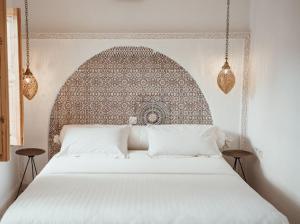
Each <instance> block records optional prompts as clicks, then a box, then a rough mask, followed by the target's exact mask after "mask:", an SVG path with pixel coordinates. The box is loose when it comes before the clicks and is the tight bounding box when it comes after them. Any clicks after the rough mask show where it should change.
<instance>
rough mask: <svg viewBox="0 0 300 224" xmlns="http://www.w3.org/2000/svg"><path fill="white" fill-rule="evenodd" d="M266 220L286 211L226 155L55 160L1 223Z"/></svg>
mask: <svg viewBox="0 0 300 224" xmlns="http://www.w3.org/2000/svg"><path fill="white" fill-rule="evenodd" d="M13 223H22V224H27V223H28V224H29V223H30V224H35V223H36V224H46V223H47V224H48V223H49V224H50V223H51V224H52V223H64V224H68V223H72V224H75V223H139V224H140V223H153V224H156V223H170V224H171V223H172V224H175V223H176V224H177V223H180V224H182V223H187V224H192V223H197V224H199V223H206V224H209V223H231V224H233V223H239V224H242V223H259V224H262V223H265V224H286V223H288V221H287V219H286V217H285V216H284V215H282V214H281V213H279V212H278V211H277V210H276V209H275V208H274V207H273V206H272V205H271V204H269V203H268V202H267V201H265V200H264V199H263V198H262V197H260V196H259V195H258V194H257V193H256V192H255V191H254V190H252V189H251V188H250V187H249V186H248V185H247V184H246V183H245V182H244V181H243V180H242V179H241V178H240V177H239V176H238V175H237V174H236V173H235V172H234V171H233V170H232V168H231V167H230V166H229V165H228V163H227V162H226V161H225V160H224V159H223V158H222V157H218V158H209V157H194V158H157V159H153V158H150V157H149V156H148V155H147V153H146V152H145V151H131V152H130V153H129V158H126V159H108V158H100V157H99V158H97V157H95V156H88V155H86V156H65V155H60V154H57V155H55V156H54V157H53V159H51V161H50V162H49V163H48V164H47V166H46V167H45V168H44V170H43V171H42V172H41V173H40V174H39V175H38V177H37V178H36V179H35V180H34V181H33V183H32V184H31V185H30V186H29V187H28V188H27V189H26V190H25V192H24V193H22V194H21V195H20V197H19V198H18V199H17V200H16V201H15V203H14V204H13V205H12V206H11V207H10V208H9V209H8V211H7V212H6V213H5V215H4V217H3V219H2V221H1V224H13Z"/></svg>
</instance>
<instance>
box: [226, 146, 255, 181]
mask: <svg viewBox="0 0 300 224" xmlns="http://www.w3.org/2000/svg"><path fill="white" fill-rule="evenodd" d="M222 154H223V155H224V156H229V157H232V158H234V165H233V169H234V170H235V171H236V169H237V163H238V164H239V165H240V168H241V171H242V174H243V179H244V180H245V181H246V182H247V180H246V176H245V173H244V170H243V166H242V163H241V158H242V157H246V156H251V155H253V154H252V153H251V152H248V151H245V150H240V149H232V150H225V151H223V152H222Z"/></svg>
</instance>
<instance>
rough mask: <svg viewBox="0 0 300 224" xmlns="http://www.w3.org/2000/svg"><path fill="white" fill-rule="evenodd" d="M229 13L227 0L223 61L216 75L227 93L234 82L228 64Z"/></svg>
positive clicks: (221, 87)
mask: <svg viewBox="0 0 300 224" xmlns="http://www.w3.org/2000/svg"><path fill="white" fill-rule="evenodd" d="M229 15H230V0H227V17H226V43H225V63H224V65H223V67H222V70H221V71H220V73H219V75H218V86H219V88H220V89H221V90H222V91H223V92H224V93H225V94H227V93H229V92H230V91H231V90H232V88H233V87H234V84H235V77H234V73H233V72H232V70H231V68H230V65H229V63H228V48H229Z"/></svg>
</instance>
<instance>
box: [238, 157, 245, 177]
mask: <svg viewBox="0 0 300 224" xmlns="http://www.w3.org/2000/svg"><path fill="white" fill-rule="evenodd" d="M238 161H239V164H240V167H241V170H242V174H243V178H244V180H245V181H246V182H247V180H246V176H245V173H244V170H243V166H242V163H241V160H240V159H238Z"/></svg>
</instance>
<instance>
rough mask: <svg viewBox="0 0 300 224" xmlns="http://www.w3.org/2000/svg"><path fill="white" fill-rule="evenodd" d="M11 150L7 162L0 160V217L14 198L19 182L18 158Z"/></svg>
mask: <svg viewBox="0 0 300 224" xmlns="http://www.w3.org/2000/svg"><path fill="white" fill-rule="evenodd" d="M14 151H15V150H14V149H13V148H12V150H11V157H10V158H11V159H10V161H9V162H0V219H1V216H2V215H3V212H4V210H5V209H6V208H7V206H9V204H10V203H11V202H12V201H13V200H14V199H15V194H16V191H17V187H18V183H19V175H18V174H19V172H18V158H17V157H16V155H15V153H14Z"/></svg>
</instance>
